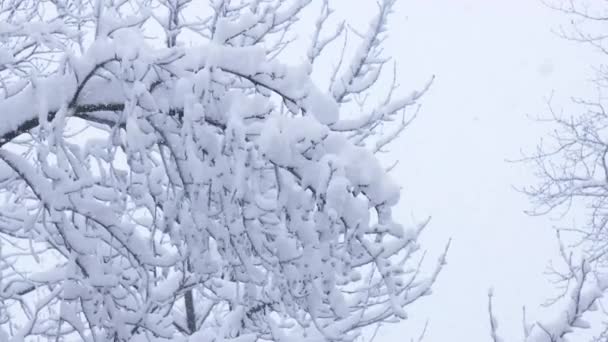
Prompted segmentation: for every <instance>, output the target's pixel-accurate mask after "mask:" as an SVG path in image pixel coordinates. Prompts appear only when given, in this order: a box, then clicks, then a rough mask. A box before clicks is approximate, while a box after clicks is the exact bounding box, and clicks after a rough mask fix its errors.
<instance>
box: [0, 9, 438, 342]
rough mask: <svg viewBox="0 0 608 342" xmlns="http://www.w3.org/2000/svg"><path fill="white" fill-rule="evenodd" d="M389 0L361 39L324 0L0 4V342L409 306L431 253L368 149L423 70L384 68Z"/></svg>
mask: <svg viewBox="0 0 608 342" xmlns="http://www.w3.org/2000/svg"><path fill="white" fill-rule="evenodd" d="M394 3H395V0H382V1H380V2H379V3H378V6H377V13H374V14H373V16H370V19H371V20H370V22H369V26H368V27H367V28H366V29H365V30H364V31H361V32H359V31H357V30H355V29H353V28H351V27H350V26H348V25H345V23H341V22H340V21H337V20H335V16H332V13H333V11H332V9H331V8H330V6H329V3H328V1H325V2H322V1H319V2H313V1H311V0H292V1H289V0H240V1H237V0H232V1H231V0H209V1H202V0H2V1H0V161H1V162H0V341H23V340H37V339H36V338H37V337H40V338H42V340H52V341H70V340H78V341H97V342H101V341H162V340H174V341H187V340H189V341H239V342H244V341H289V342H295V341H351V340H353V339H355V338H357V336H358V335H359V333H360V331H361V330H362V329H364V328H365V327H368V326H373V325H376V324H379V323H381V322H394V321H398V320H400V319H405V318H406V317H407V314H406V310H405V309H406V307H407V306H408V305H410V304H411V303H413V302H415V301H417V300H418V299H420V298H421V297H423V296H425V295H427V294H429V293H430V288H431V285H432V284H433V283H434V281H435V279H436V277H437V275H438V273H439V271H440V270H441V267H442V265H443V263H444V256H445V254H442V257H441V258H440V260H439V262H438V263H437V264H435V265H433V266H432V267H431V268H422V267H421V257H422V254H419V253H417V251H418V250H419V245H418V243H417V238H418V237H419V234H420V233H421V232H422V230H423V228H424V226H425V224H426V223H423V224H420V225H419V226H416V227H404V226H402V225H401V224H399V223H398V222H395V220H394V219H393V214H392V211H393V210H394V209H395V208H396V206H397V205H398V203H399V193H400V188H399V186H398V185H397V184H396V183H395V182H393V181H392V180H391V178H390V177H389V171H390V170H389V169H387V168H385V167H384V166H382V165H381V164H380V163H379V161H378V159H377V156H376V155H377V154H378V153H380V152H383V151H384V149H385V147H386V145H387V144H388V143H390V142H391V141H392V140H394V139H395V138H396V137H397V136H398V134H399V133H400V132H402V131H403V129H404V128H405V127H406V126H407V125H408V124H409V122H410V121H411V119H412V118H413V117H414V116H415V114H416V109H417V106H416V103H417V101H418V99H419V98H420V97H421V96H422V95H423V94H424V93H425V92H426V90H427V89H428V87H429V86H430V83H431V81H432V79H431V81H429V83H428V84H426V85H424V86H423V87H422V88H421V89H420V90H419V91H414V92H411V93H409V94H406V95H404V96H402V95H399V94H398V92H397V91H396V89H397V84H396V82H395V77H393V82H392V83H391V82H390V76H391V73H390V66H391V61H390V59H389V58H387V56H385V55H384V53H383V49H382V42H383V40H384V39H385V38H386V30H387V26H386V25H387V18H388V16H389V14H390V13H391V11H392V7H393V5H394ZM308 28H310V29H311V30H308V31H306V29H308ZM302 31H306V32H305V33H302ZM347 36H348V40H347V39H346V37H347ZM347 42H348V43H347ZM351 47H353V48H351ZM293 56H297V57H296V58H294V57H293ZM298 57H301V58H300V59H298ZM334 57H335V58H334ZM294 59H295V60H294ZM288 62H290V63H288ZM384 71H389V73H388V76H383V75H385V74H386V73H385V72H384ZM393 76H394V69H393ZM385 79H388V82H386V83H385V85H387V86H379V85H378V83H382V82H379V80H385ZM371 101H377V103H371Z"/></svg>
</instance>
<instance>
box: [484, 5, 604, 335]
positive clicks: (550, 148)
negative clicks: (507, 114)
mask: <svg viewBox="0 0 608 342" xmlns="http://www.w3.org/2000/svg"><path fill="white" fill-rule="evenodd" d="M546 5H547V6H548V7H550V8H551V9H553V10H557V11H560V12H562V13H564V14H565V15H566V16H567V17H568V18H569V19H571V21H570V25H569V27H566V28H560V29H559V30H557V33H558V34H559V35H560V36H561V37H563V38H564V39H567V40H570V41H574V42H580V43H583V44H587V45H591V46H592V47H594V48H596V49H598V50H599V51H601V52H602V53H604V54H606V55H608V35H607V33H608V31H607V30H606V24H608V6H607V3H606V2H605V1H593V0H556V1H552V2H547V3H546ZM595 70H596V75H597V77H596V78H595V85H596V86H597V89H598V96H597V97H596V98H592V99H577V98H575V99H573V102H574V107H576V108H579V111H578V112H576V113H563V111H561V110H560V111H558V110H555V109H554V106H553V105H552V103H551V101H549V113H550V117H549V118H547V119H543V120H544V121H546V122H547V124H548V125H553V126H552V127H553V128H554V129H553V132H552V134H551V135H550V136H549V137H548V138H545V139H543V140H542V142H541V144H540V145H539V146H538V148H537V150H536V151H535V153H533V154H531V155H529V156H527V157H526V158H525V159H524V161H525V162H529V163H531V164H532V165H533V166H534V168H535V170H536V176H537V177H538V179H539V183H538V184H537V185H536V186H532V187H528V188H525V189H523V190H524V193H526V194H527V195H528V196H529V197H530V198H531V199H532V201H533V203H534V208H533V210H531V212H530V213H531V214H533V215H545V214H549V213H555V212H557V213H559V214H560V215H564V214H567V213H568V212H571V213H573V214H574V215H575V216H576V217H577V218H580V216H581V214H582V216H583V217H584V222H582V223H579V224H577V226H575V227H566V228H557V237H558V240H559V242H560V251H561V257H562V260H563V262H562V264H563V265H565V267H553V266H552V267H551V268H550V272H549V273H550V276H551V280H552V281H555V284H556V286H557V287H558V288H559V293H560V295H558V296H557V297H556V298H553V299H551V300H549V302H548V303H547V305H548V306H549V309H548V311H551V312H553V313H554V314H553V315H551V317H545V318H543V319H541V320H539V321H538V322H536V323H533V324H529V325H528V324H527V323H526V322H524V335H525V339H524V340H525V341H529V342H545V341H546V342H562V341H574V340H575V337H576V336H582V335H581V332H580V331H579V332H578V333H577V330H580V329H588V330H587V332H586V334H588V335H593V336H594V337H592V341H598V342H599V341H606V340H607V339H608V311H606V309H605V304H606V303H604V301H605V299H604V295H605V294H606V293H607V292H608V112H606V105H607V104H608V103H607V102H606V97H605V94H604V93H605V92H606V90H607V89H608V88H607V87H608V69H607V68H606V66H605V65H600V66H598V67H597V68H596V69H595ZM562 226H563V225H562ZM491 299H492V298H491V296H490V323H491V331H492V335H493V336H498V335H497V334H496V331H497V329H496V325H495V323H496V320H495V318H494V315H493V313H492V306H491ZM594 312H595V313H594ZM579 340H582V337H576V341H579Z"/></svg>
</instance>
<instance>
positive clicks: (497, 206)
mask: <svg viewBox="0 0 608 342" xmlns="http://www.w3.org/2000/svg"><path fill="white" fill-rule="evenodd" d="M355 3H357V5H353V4H355ZM334 4H335V5H339V6H338V7H339V10H340V11H347V12H345V15H346V17H347V18H357V17H359V18H360V17H365V16H366V13H370V12H369V10H370V9H373V6H370V7H368V6H369V5H370V4H373V2H372V1H368V2H367V1H366V2H365V6H363V4H364V2H363V1H361V2H359V1H347V0H337V1H335V3H334ZM359 4H361V6H359ZM342 5H345V6H344V7H342ZM343 13H344V12H343ZM367 17H369V15H367ZM568 21H569V18H567V17H565V16H564V15H562V14H559V13H556V12H554V11H552V10H549V9H548V8H546V7H544V6H543V5H542V4H541V3H540V2H539V1H536V0H509V1H500V0H494V1H492V0H401V1H399V2H398V10H397V11H396V13H395V14H394V16H393V17H392V21H391V22H390V29H391V30H392V31H391V32H392V33H391V37H390V38H389V40H388V42H387V53H388V54H389V55H392V56H393V57H394V58H395V59H396V60H397V61H398V62H399V71H400V80H401V82H400V83H401V84H402V85H403V86H404V87H405V90H408V89H415V88H416V87H417V86H419V85H422V84H423V82H424V80H426V79H427V78H428V77H429V76H430V75H432V74H435V75H437V79H436V82H435V84H434V85H433V87H432V89H431V91H430V92H429V93H428V94H427V95H426V96H425V98H424V99H423V100H422V102H423V107H422V110H421V113H420V116H419V118H418V119H417V121H416V122H415V123H414V124H413V126H412V127H410V128H409V130H408V131H406V132H405V134H404V137H402V138H401V139H400V141H399V142H398V143H396V144H394V145H393V146H392V147H393V151H394V155H393V156H395V157H398V158H399V159H400V160H401V163H400V164H399V167H398V168H397V169H396V170H395V171H394V172H395V173H394V176H395V178H396V179H397V180H398V181H399V182H400V183H401V184H402V185H403V186H404V203H403V205H402V209H401V210H402V211H401V212H400V213H399V215H400V217H402V218H403V219H404V220H408V219H410V217H411V215H415V216H416V217H418V218H420V219H422V218H423V217H425V215H431V216H432V217H433V219H432V221H431V225H430V227H429V228H430V229H429V230H428V231H427V232H426V234H427V235H426V238H425V240H424V242H425V245H424V246H423V247H425V248H427V249H429V252H430V254H431V255H436V254H437V253H438V252H439V250H440V249H441V248H442V247H443V244H444V243H445V241H446V240H447V239H448V238H449V237H452V238H453V244H452V248H451V251H450V253H449V255H448V265H447V266H446V268H445V270H444V273H443V274H442V275H441V276H440V278H439V282H438V283H437V286H436V287H435V291H434V294H433V295H431V296H430V297H427V298H425V299H424V300H423V302H421V303H420V304H418V305H416V306H415V307H412V308H411V309H410V310H409V314H410V316H411V318H412V319H411V320H410V322H406V323H403V324H400V325H397V326H391V327H387V328H385V329H384V331H383V333H382V334H381V337H380V338H378V339H377V341H389V342H390V341H409V338H410V337H414V336H415V335H416V334H417V333H418V332H419V331H420V330H421V328H422V326H423V324H424V321H425V320H426V319H427V318H428V319H429V320H430V325H429V329H428V331H427V335H426V339H425V340H424V341H426V342H437V341H448V340H449V341H488V340H489V327H488V316H487V290H488V288H489V287H490V286H492V287H494V290H495V303H494V305H495V312H496V313H497V316H498V318H499V319H500V324H501V325H500V330H499V331H500V333H501V334H502V336H503V337H505V338H506V339H507V340H510V341H515V340H521V331H522V330H521V317H522V315H521V313H522V312H521V308H522V306H523V305H528V306H530V308H529V310H530V314H534V313H535V311H536V306H537V305H538V304H539V303H540V302H542V301H543V300H544V299H546V298H547V296H549V295H550V294H551V291H552V289H553V288H552V287H551V286H550V285H549V284H548V283H547V278H546V277H545V276H544V275H543V274H542V272H543V271H544V270H545V267H546V265H547V263H548V261H549V259H550V258H552V257H554V256H555V253H556V250H557V244H556V241H555V239H554V234H553V232H552V230H551V227H552V225H553V224H554V223H555V222H552V221H550V220H549V218H547V217H540V218H539V217H530V216H527V215H525V214H524V213H523V210H525V209H530V204H529V202H528V199H527V198H526V197H524V196H523V195H521V194H519V193H517V192H516V191H514V190H513V188H512V187H513V186H522V185H525V184H530V183H531V182H533V181H534V179H533V178H532V171H531V170H530V169H528V168H526V166H525V165H521V164H512V163H507V162H506V161H505V159H507V158H510V159H513V158H517V157H520V150H521V149H525V150H528V151H530V150H531V149H532V148H534V147H535V145H536V143H537V142H538V139H539V138H540V137H541V136H542V135H543V134H545V133H546V131H547V130H548V129H549V127H548V126H546V125H542V124H538V123H536V122H534V121H532V120H531V119H530V118H529V117H528V116H527V115H531V116H537V115H543V114H547V106H546V102H545V100H546V98H547V96H549V95H550V94H551V92H552V91H555V94H554V99H555V104H556V105H558V107H559V106H561V105H566V104H567V103H568V100H569V97H570V96H573V95H578V96H582V95H593V89H592V87H591V85H590V83H589V79H590V78H591V76H592V70H591V66H592V65H594V64H597V63H598V61H599V56H598V55H597V54H595V53H594V52H593V51H592V50H591V48H590V47H588V46H582V45H578V44H575V43H571V42H567V41H564V40H563V39H561V38H559V37H557V36H556V35H555V34H554V33H552V30H554V29H557V28H558V27H559V25H560V24H566V25H567V24H568ZM429 260H431V259H429ZM433 261H434V259H433Z"/></svg>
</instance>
